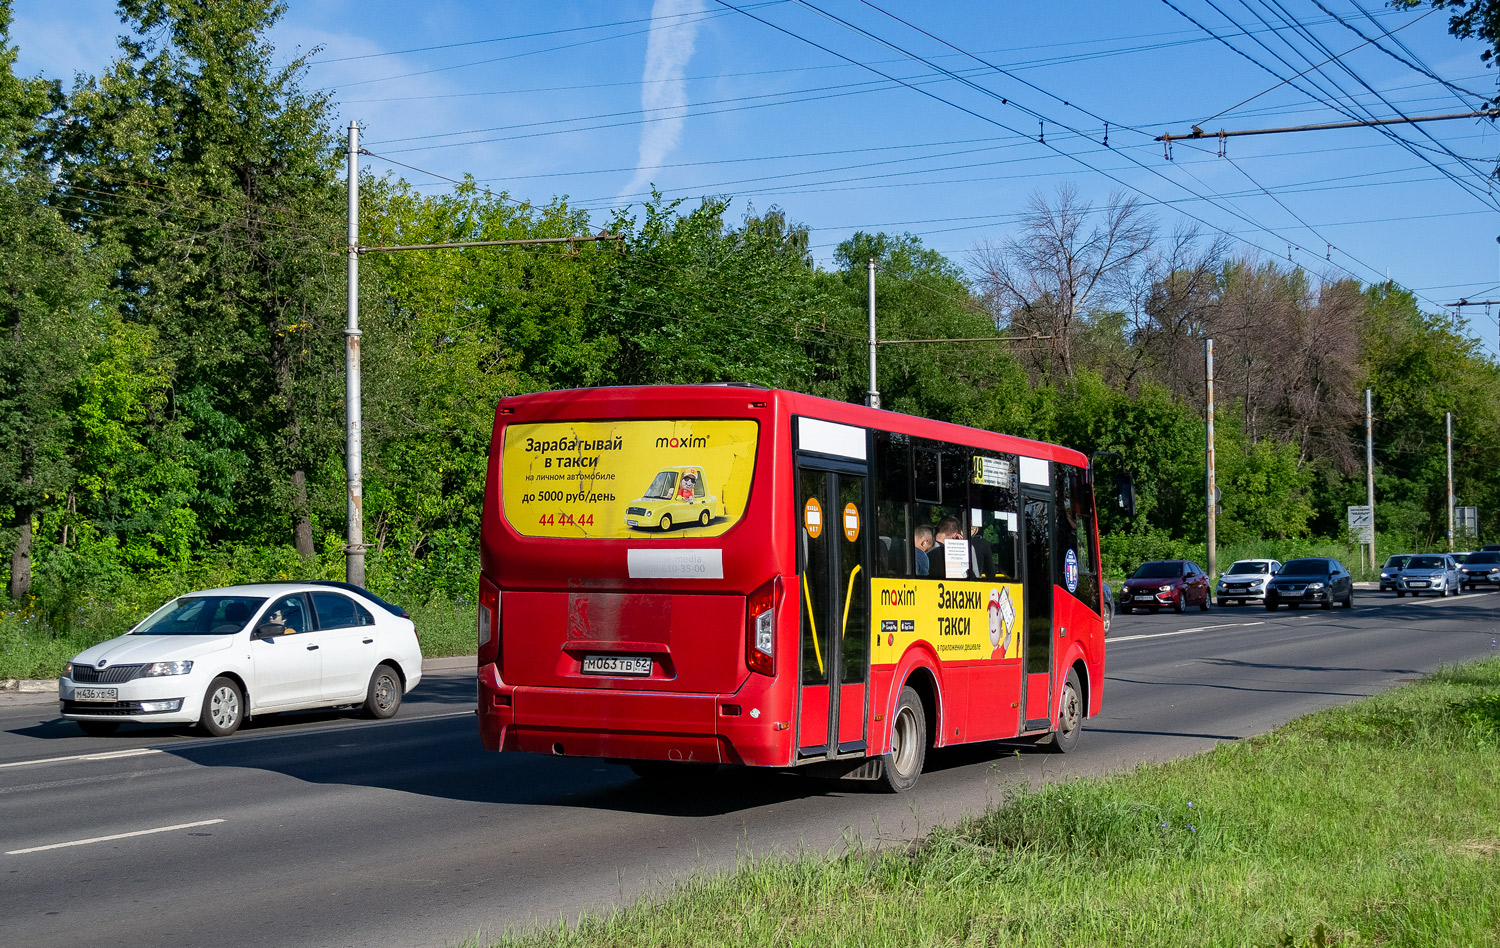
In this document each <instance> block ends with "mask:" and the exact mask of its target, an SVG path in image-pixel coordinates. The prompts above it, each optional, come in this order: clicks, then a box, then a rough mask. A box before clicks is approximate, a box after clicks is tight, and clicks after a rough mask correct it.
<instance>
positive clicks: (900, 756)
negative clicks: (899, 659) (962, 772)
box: [880, 685, 927, 793]
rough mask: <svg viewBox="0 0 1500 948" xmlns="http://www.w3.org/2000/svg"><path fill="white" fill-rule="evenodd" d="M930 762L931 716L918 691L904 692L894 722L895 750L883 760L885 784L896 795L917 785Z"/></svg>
mask: <svg viewBox="0 0 1500 948" xmlns="http://www.w3.org/2000/svg"><path fill="white" fill-rule="evenodd" d="M926 760H927V714H926V712H924V711H923V710H922V699H921V698H919V697H917V691H916V689H915V688H913V687H911V686H910V685H907V686H906V687H904V688H902V689H901V700H900V701H899V702H897V704H896V714H895V716H894V717H893V718H892V720H891V749H890V751H889V752H888V753H887V754H886V755H885V756H883V757H882V758H880V762H881V770H882V775H883V776H884V777H885V784H886V786H887V787H889V788H890V789H891V790H892V792H894V793H903V792H905V791H907V790H910V789H911V788H912V787H914V786H916V785H917V778H918V777H920V776H922V764H923V763H925V762H926Z"/></svg>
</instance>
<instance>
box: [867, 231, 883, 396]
mask: <svg viewBox="0 0 1500 948" xmlns="http://www.w3.org/2000/svg"><path fill="white" fill-rule="evenodd" d="M875 343H876V340H875V258H874V257H871V258H870V395H869V398H868V399H867V403H868V404H869V406H870V407H871V408H879V407H880V388H879V386H877V385H876V384H875Z"/></svg>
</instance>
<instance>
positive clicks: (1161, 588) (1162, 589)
mask: <svg viewBox="0 0 1500 948" xmlns="http://www.w3.org/2000/svg"><path fill="white" fill-rule="evenodd" d="M1156 591H1157V592H1162V593H1164V592H1171V591H1172V587H1171V586H1157V587H1156Z"/></svg>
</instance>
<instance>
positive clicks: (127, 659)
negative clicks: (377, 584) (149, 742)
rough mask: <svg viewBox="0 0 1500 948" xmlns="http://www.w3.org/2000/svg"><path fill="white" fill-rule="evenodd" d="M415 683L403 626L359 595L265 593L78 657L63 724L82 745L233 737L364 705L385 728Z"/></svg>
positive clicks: (392, 609)
mask: <svg viewBox="0 0 1500 948" xmlns="http://www.w3.org/2000/svg"><path fill="white" fill-rule="evenodd" d="M421 680H422V650H421V646H420V645H418V643H417V633H416V627H415V626H414V625H413V624H412V621H411V619H410V617H408V616H407V615H406V613H405V612H404V611H402V610H401V609H399V608H398V607H396V606H392V605H390V604H389V603H387V602H385V601H384V600H383V599H380V598H379V597H378V596H376V595H374V594H373V593H370V592H368V591H366V590H364V589H361V588H360V587H358V586H353V585H349V584H347V583H334V582H318V581H313V582H306V583H262V584H256V585H247V586H228V587H224V588H222V589H206V590H203V591H202V592H194V593H188V594H186V595H183V596H179V597H177V598H176V599H173V600H172V601H171V602H169V603H167V604H166V605H164V606H162V607H161V608H160V609H158V610H156V611H155V612H154V613H152V614H151V615H150V616H148V617H147V618H146V619H145V620H144V621H142V622H141V623H139V624H138V625H136V627H135V628H133V629H131V630H130V631H129V632H127V633H125V634H124V635H121V636H117V637H116V638H113V639H110V640H109V641H107V642H101V643H99V644H98V645H95V646H93V647H92V648H89V649H85V650H84V651H82V652H79V653H78V655H76V656H74V658H73V660H72V661H71V662H69V663H68V664H67V665H65V666H64V667H63V672H62V676H61V677H60V678H59V679H58V697H59V698H60V699H61V701H62V714H63V717H65V718H68V719H69V720H73V721H77V722H78V725H79V726H80V727H81V728H83V730H84V731H85V732H86V733H88V734H96V735H98V734H108V733H110V732H112V731H114V730H115V729H116V728H118V727H119V726H120V723H121V722H122V721H139V722H149V723H162V724H171V723H175V724H191V723H197V724H199V725H201V726H202V727H203V729H204V730H205V731H207V732H208V733H209V734H212V735H216V736H222V735H226V734H232V733H233V732H234V731H235V730H237V729H238V728H239V726H240V725H241V724H242V723H243V722H244V720H245V719H246V718H248V717H253V716H255V715H257V714H262V713H268V712H272V711H296V710H301V709H304V708H324V707H340V706H346V705H360V706H362V708H363V710H364V713H365V714H367V715H368V716H370V717H375V718H388V717H391V716H392V715H394V714H395V713H396V710H397V709H398V708H400V707H401V698H402V696H403V695H404V694H406V692H408V691H410V690H411V689H412V688H415V687H416V686H417V683H418V682H420V681H421Z"/></svg>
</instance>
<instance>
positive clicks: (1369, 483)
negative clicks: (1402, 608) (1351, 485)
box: [1365, 389, 1375, 569]
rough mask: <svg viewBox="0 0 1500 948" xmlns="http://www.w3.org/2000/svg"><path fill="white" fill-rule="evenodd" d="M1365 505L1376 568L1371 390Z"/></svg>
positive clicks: (1367, 396) (1367, 393)
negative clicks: (1368, 517)
mask: <svg viewBox="0 0 1500 948" xmlns="http://www.w3.org/2000/svg"><path fill="white" fill-rule="evenodd" d="M1365 503H1366V504H1367V505H1368V506H1369V508H1370V568H1371V569H1374V568H1375V438H1374V422H1373V416H1372V414H1371V412H1370V390H1369V389H1365Z"/></svg>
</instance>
